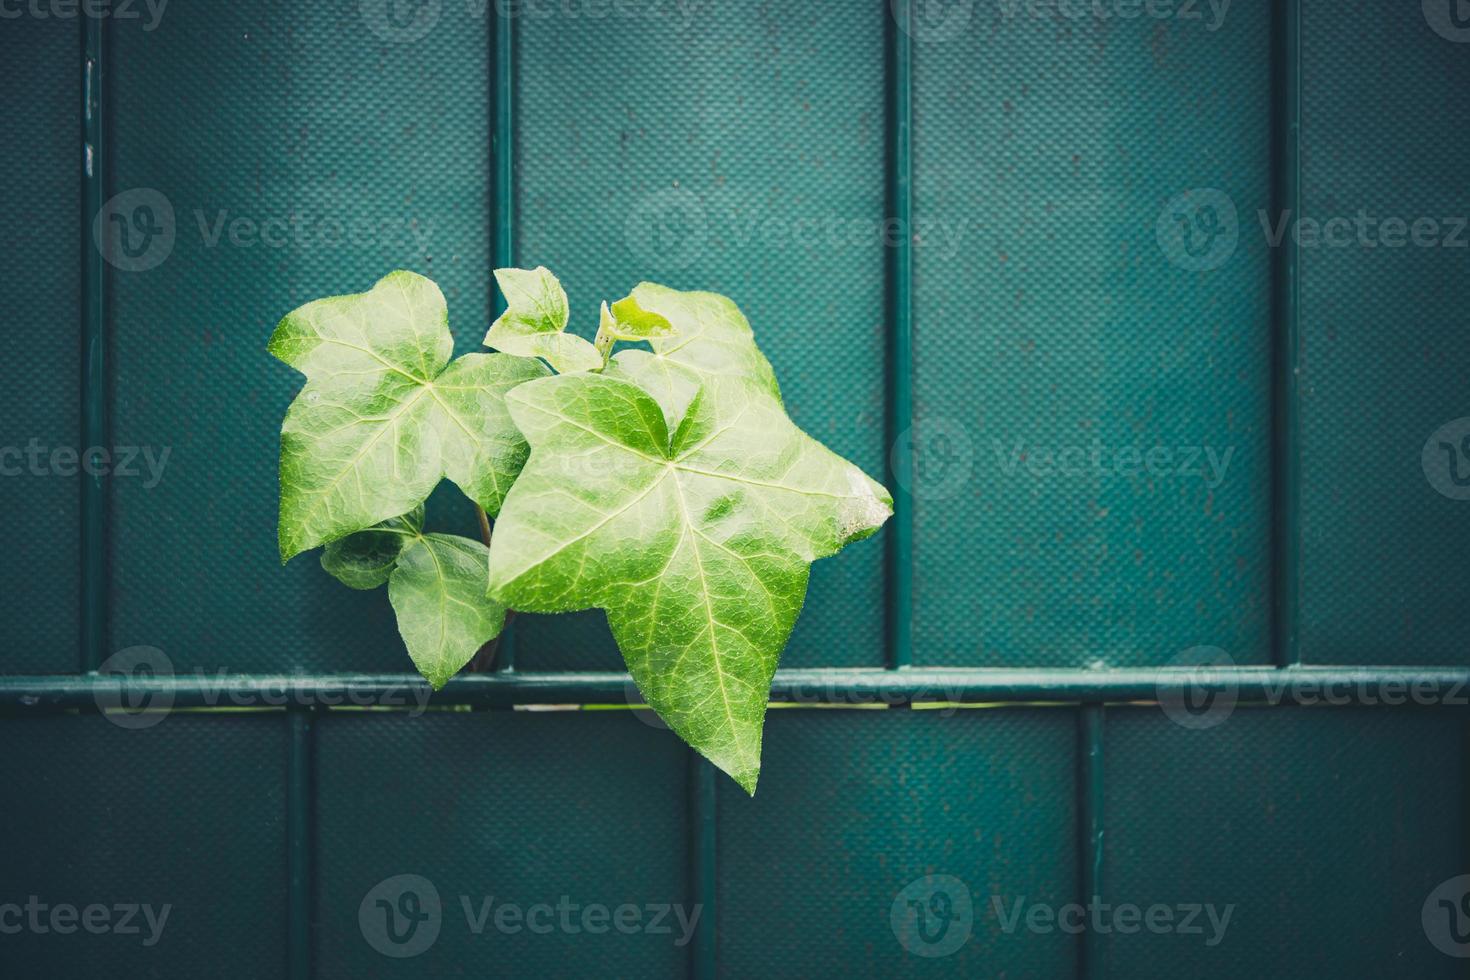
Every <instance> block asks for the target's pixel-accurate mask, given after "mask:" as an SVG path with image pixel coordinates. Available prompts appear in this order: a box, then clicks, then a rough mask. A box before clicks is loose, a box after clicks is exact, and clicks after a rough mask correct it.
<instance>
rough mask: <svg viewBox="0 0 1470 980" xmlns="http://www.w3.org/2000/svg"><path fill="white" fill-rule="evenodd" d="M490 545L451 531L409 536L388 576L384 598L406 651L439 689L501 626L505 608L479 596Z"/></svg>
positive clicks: (481, 591) (420, 671) (483, 581)
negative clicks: (396, 617)
mask: <svg viewBox="0 0 1470 980" xmlns="http://www.w3.org/2000/svg"><path fill="white" fill-rule="evenodd" d="M489 561H490V549H489V548H486V547H485V546H484V545H483V544H481V543H480V542H478V541H471V540H470V539H469V538H462V537H458V536H456V535H452V534H424V535H418V536H415V537H414V538H412V539H411V540H410V541H409V542H408V545H407V546H406V547H405V548H404V549H403V552H402V553H401V554H400V555H399V556H398V564H397V567H396V568H394V569H393V574H392V576H391V577H390V578H389V579H388V599H389V601H390V602H392V604H393V612H394V613H395V614H396V615H397V616H398V632H399V634H400V635H401V636H402V637H403V642H404V645H405V646H407V647H408V655H409V657H411V658H412V659H413V663H414V666H415V667H417V668H418V671H419V673H420V674H423V675H424V677H425V678H427V679H428V681H429V683H430V684H431V685H432V686H433V688H434V690H436V691H437V690H438V689H439V688H441V687H443V686H444V684H445V682H446V681H448V680H449V678H451V677H453V676H454V675H455V674H456V673H457V672H458V671H459V669H460V668H461V667H463V666H464V665H465V664H467V663H469V662H470V660H471V658H473V657H474V655H475V653H476V651H478V650H479V649H480V647H482V646H484V645H485V644H486V643H489V642H490V641H491V640H492V639H494V638H495V637H496V636H498V635H499V634H500V631H501V629H502V628H503V627H504V626H505V606H503V605H502V604H500V603H498V602H496V601H494V600H493V599H490V598H489V597H487V596H486V595H485V566H486V564H488V562H489Z"/></svg>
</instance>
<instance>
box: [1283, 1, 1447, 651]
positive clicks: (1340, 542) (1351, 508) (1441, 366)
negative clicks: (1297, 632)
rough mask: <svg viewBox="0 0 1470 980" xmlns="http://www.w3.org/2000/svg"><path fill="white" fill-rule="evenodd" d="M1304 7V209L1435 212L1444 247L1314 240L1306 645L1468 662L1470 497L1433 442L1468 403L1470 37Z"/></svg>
mask: <svg viewBox="0 0 1470 980" xmlns="http://www.w3.org/2000/svg"><path fill="white" fill-rule="evenodd" d="M1445 6H1446V7H1447V5H1445ZM1304 14H1305V20H1304V23H1303V27H1302V43H1303V46H1304V50H1303V62H1304V65H1303V67H1304V72H1305V78H1304V81H1303V107H1302V116H1303V148H1302V156H1303V195H1304V201H1303V205H1302V206H1303V213H1304V214H1305V215H1307V216H1308V217H1311V218H1313V219H1315V220H1316V221H1318V222H1326V221H1328V220H1330V219H1332V218H1339V217H1346V218H1349V219H1354V218H1355V217H1356V216H1357V214H1358V212H1359V210H1360V209H1363V210H1366V211H1367V213H1368V215H1369V216H1371V217H1372V218H1373V219H1375V220H1377V221H1382V220H1383V219H1386V218H1390V217H1393V218H1400V219H1403V220H1404V221H1405V222H1406V224H1408V225H1410V226H1412V224H1413V222H1415V221H1416V220H1418V219H1425V218H1428V219H1434V221H1435V222H1436V223H1438V225H1439V229H1440V230H1439V232H1438V233H1437V234H1435V235H1434V236H1433V237H1432V240H1433V241H1436V242H1438V243H1439V244H1438V245H1437V246H1435V247H1416V246H1414V245H1413V244H1412V243H1411V242H1406V243H1405V244H1403V245H1401V246H1400V247H1395V248H1390V247H1386V246H1385V245H1379V246H1378V247H1372V248H1368V247H1362V246H1360V245H1359V244H1358V243H1357V241H1356V236H1357V232H1356V230H1353V231H1352V232H1350V235H1351V236H1352V238H1353V241H1352V243H1351V244H1350V245H1349V246H1347V247H1325V246H1320V247H1316V248H1304V249H1303V250H1302V294H1303V295H1302V307H1303V309H1302V316H1303V324H1302V347H1303V355H1302V360H1303V373H1302V381H1301V414H1302V427H1303V428H1302V438H1303V444H1302V450H1301V451H1302V458H1303V462H1302V477H1303V487H1302V490H1303V501H1302V542H1301V546H1302V569H1301V575H1302V611H1301V612H1302V626H1301V630H1302V645H1303V648H1304V649H1303V657H1304V659H1307V660H1313V661H1316V662H1318V663H1323V662H1336V663H1377V664H1384V663H1464V662H1465V661H1466V658H1467V652H1466V648H1465V643H1464V625H1465V617H1464V612H1465V607H1466V603H1467V601H1470V576H1467V575H1466V574H1465V570H1466V565H1465V560H1464V555H1465V542H1466V539H1467V538H1466V535H1467V526H1470V525H1467V520H1470V503H1467V502H1466V501H1465V500H1463V499H1451V498H1448V497H1445V496H1443V495H1441V494H1440V493H1438V492H1436V491H1435V489H1434V488H1433V486H1432V485H1431V483H1430V481H1429V479H1428V478H1427V477H1426V472H1425V469H1424V468H1423V466H1422V465H1421V449H1422V448H1423V447H1424V445H1425V443H1426V441H1428V440H1429V438H1430V436H1431V434H1433V433H1434V432H1435V431H1436V430H1437V429H1439V428H1440V427H1441V426H1443V425H1445V424H1446V423H1449V422H1451V421H1453V420H1455V419H1463V418H1465V417H1466V416H1470V399H1467V397H1466V381H1467V378H1470V329H1467V325H1466V311H1467V309H1470V276H1467V274H1466V271H1467V263H1470V231H1467V230H1465V220H1466V218H1467V217H1470V185H1467V184H1466V181H1465V180H1464V177H1463V169H1464V166H1463V165H1464V160H1465V154H1466V153H1467V152H1470V107H1467V105H1466V101H1465V100H1464V99H1462V98H1459V97H1458V93H1462V92H1464V91H1466V88H1467V86H1470V47H1467V46H1466V45H1465V44H1463V43H1452V42H1451V41H1450V40H1447V39H1446V38H1445V37H1441V36H1440V35H1439V34H1437V33H1435V31H1433V30H1432V29H1431V28H1430V26H1429V24H1428V22H1427V21H1426V18H1425V17H1424V16H1423V13H1422V11H1421V9H1420V5H1419V4H1403V3H1392V2H1380V3H1363V4H1355V5H1353V7H1352V9H1351V12H1350V13H1349V12H1347V11H1344V10H1341V9H1339V8H1338V7H1337V6H1336V5H1333V4H1325V3H1309V4H1307V5H1306V6H1305V8H1304ZM1452 93H1455V94H1452ZM1446 219H1448V220H1446ZM1455 225H1458V227H1459V229H1460V231H1459V232H1458V234H1456V233H1455V231H1454V226H1455ZM1371 235H1372V240H1374V241H1384V239H1383V235H1382V230H1381V229H1376V230H1374V231H1373V232H1372V233H1371ZM1407 237H1408V236H1407V235H1405V236H1403V238H1402V239H1400V240H1401V241H1403V240H1405V239H1407ZM1452 238H1457V239H1458V241H1459V244H1458V246H1454V247H1450V245H1451V241H1452ZM1452 446H1453V451H1454V452H1455V454H1456V457H1457V459H1456V464H1455V465H1456V466H1457V468H1458V469H1459V470H1460V471H1462V473H1463V472H1464V471H1466V470H1470V458H1466V457H1465V456H1464V455H1463V454H1462V449H1463V447H1461V446H1459V445H1458V438H1456V439H1455V440H1453V441H1452ZM1433 451H1434V452H1436V454H1437V453H1438V452H1439V449H1438V447H1435V449H1434V450H1433ZM1434 462H1435V467H1436V469H1437V470H1438V472H1439V473H1443V474H1445V475H1447V472H1448V471H1447V468H1446V466H1447V460H1446V459H1445V457H1443V456H1440V455H1436V456H1435V460H1434Z"/></svg>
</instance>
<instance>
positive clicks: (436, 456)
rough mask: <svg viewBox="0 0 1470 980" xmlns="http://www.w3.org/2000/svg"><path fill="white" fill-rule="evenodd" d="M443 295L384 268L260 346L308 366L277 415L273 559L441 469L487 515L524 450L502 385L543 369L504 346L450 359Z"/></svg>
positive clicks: (352, 521) (428, 485)
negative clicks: (364, 287) (372, 281)
mask: <svg viewBox="0 0 1470 980" xmlns="http://www.w3.org/2000/svg"><path fill="white" fill-rule="evenodd" d="M453 348H454V341H453V338H452V337H451V336H450V333H449V325H448V312H447V309H446V307H445V303H444V296H443V294H442V293H440V291H439V287H438V286H436V285H435V284H434V283H433V281H432V280H429V279H426V278H424V277H423V276H420V275H417V274H415V273H412V272H403V271H399V272H394V273H391V274H389V275H387V276H385V277H384V278H383V279H381V280H379V282H378V283H377V284H376V285H375V286H373V288H372V289H371V290H370V291H368V292H366V293H358V294H354V295H350V296H334V297H330V298H328V299H321V300H317V301H315V302H313V303H308V304H306V305H305V306H302V307H300V308H299V309H297V310H295V311H293V312H292V313H290V314H287V316H286V317H285V319H283V320H282V321H281V323H280V325H279V326H277V327H276V330H275V333H274V334H273V335H272V336H271V340H270V352H271V353H272V354H274V355H275V356H276V357H278V358H280V359H281V360H282V361H284V362H285V363H286V364H289V365H291V366H292V367H294V368H296V369H297V370H299V371H301V372H302V373H303V374H305V375H306V378H307V384H306V387H305V388H304V389H302V391H301V393H300V394H299V395H297V397H296V400H295V401H293V402H292V403H291V407H290V408H289V409H288V410H287V412H286V420H285V422H284V423H283V424H282V426H281V515H280V530H279V536H280V548H281V557H282V560H287V559H290V558H291V557H292V556H294V555H297V554H300V553H301V552H303V551H306V550H308V549H310V548H314V547H316V546H318V545H321V544H325V543H327V542H329V541H334V540H336V539H338V538H341V537H345V536H346V535H348V534H351V533H352V532H354V531H359V530H362V529H363V528H368V527H372V526H373V525H374V524H377V523H379V522H381V521H385V520H388V519H389V518H392V517H395V516H398V515H401V514H405V513H407V512H408V511H410V510H411V509H412V508H414V507H415V506H416V505H418V504H419V503H421V502H422V501H423V500H424V499H425V498H426V497H427V496H428V495H429V492H430V491H431V490H433V489H434V486H435V485H436V484H437V483H438V482H439V480H440V479H442V478H443V477H445V476H447V477H448V478H449V479H451V480H453V481H454V482H455V483H456V484H458V485H459V487H460V489H461V490H463V491H464V492H465V493H466V494H467V495H468V496H469V497H471V498H472V499H473V500H475V501H476V502H477V503H479V504H480V506H482V507H484V508H485V509H486V510H487V511H488V512H490V513H491V514H494V513H497V512H498V511H499V509H500V504H501V501H502V500H503V499H504V497H505V493H506V491H507V490H508V489H509V487H510V484H511V482H512V481H513V480H514V479H515V476H516V474H517V473H518V472H519V471H520V467H521V464H522V463H523V462H524V461H525V456H526V445H525V442H524V440H523V439H522V438H521V436H520V434H519V432H518V431H517V430H516V428H515V426H514V425H513V424H512V422H511V420H510V416H509V415H508V414H507V412H506V410H505V403H504V396H505V392H506V391H507V390H509V389H511V388H513V387H514V386H516V385H518V384H520V383H522V382H523V381H527V380H530V379H533V378H540V377H544V376H546V375H547V374H548V373H549V372H548V371H547V370H546V368H545V366H543V365H542V364H541V363H539V362H538V361H535V360H532V359H530V358H524V357H513V356H510V355H508V354H467V355H465V356H463V357H461V358H459V359H458V360H456V361H454V362H453V363H452V364H451V363H449V359H450V356H451V354H452V353H453Z"/></svg>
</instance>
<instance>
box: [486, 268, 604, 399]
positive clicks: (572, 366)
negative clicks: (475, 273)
mask: <svg viewBox="0 0 1470 980" xmlns="http://www.w3.org/2000/svg"><path fill="white" fill-rule="evenodd" d="M495 281H496V282H497V283H499V284H500V291H501V292H502V293H504V294H505V306H506V309H505V312H504V313H502V314H501V315H500V317H499V318H498V319H497V320H496V321H495V322H494V323H492V324H491V325H490V332H489V333H487V334H486V335H485V346H486V347H493V348H495V349H496V350H498V351H504V352H505V353H507V354H518V355H520V356H522V357H539V358H541V359H542V360H544V361H546V363H548V364H550V365H551V366H552V367H553V368H555V369H556V370H557V372H558V373H561V374H571V373H574V372H576V371H591V370H595V369H596V368H599V367H601V366H602V355H601V354H600V353H598V351H597V348H596V347H595V346H593V345H592V344H591V343H589V342H588V341H586V340H583V339H582V338H581V337H578V336H577V335H575V334H569V333H564V332H563V331H565V330H566V326H567V320H568V319H569V318H570V315H571V314H570V310H569V307H568V305H567V294H566V291H565V290H563V289H562V288H561V283H560V282H558V281H557V279H556V276H553V275H552V274H551V272H550V271H549V270H547V269H546V267H545V266H537V267H536V268H535V269H496V270H495Z"/></svg>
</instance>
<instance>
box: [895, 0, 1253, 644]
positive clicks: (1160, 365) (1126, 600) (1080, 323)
mask: <svg viewBox="0 0 1470 980" xmlns="http://www.w3.org/2000/svg"><path fill="white" fill-rule="evenodd" d="M1084 6H1085V5H1084ZM1021 7H1022V11H1023V12H1022V13H1021V14H1020V15H1019V16H1017V17H1015V18H1014V19H1011V20H1006V19H1004V18H1002V16H1001V14H1000V12H999V10H998V8H996V7H990V6H986V5H976V7H975V11H974V16H973V18H972V19H971V20H970V21H969V22H968V23H967V24H965V26H964V29H963V30H961V31H960V32H959V33H957V34H955V35H954V36H951V37H945V38H944V39H942V40H938V39H936V40H930V41H927V42H923V43H916V45H915V53H914V70H915V85H916V91H915V96H914V100H915V101H914V141H915V151H914V152H915V174H914V193H915V200H916V203H915V210H916V219H917V221H918V222H919V223H920V227H921V228H922V226H923V223H924V222H925V221H926V220H927V221H929V222H931V223H932V225H933V226H934V227H935V228H936V229H939V230H942V229H944V228H945V227H946V225H947V226H948V227H949V229H950V230H951V231H952V232H954V231H956V230H958V229H966V230H967V234H966V236H965V237H964V239H963V242H964V247H963V248H962V249H961V250H960V251H959V252H958V253H957V254H955V255H954V256H953V257H951V256H949V255H948V254H946V252H945V248H944V245H943V238H942V236H941V235H939V234H938V233H937V232H936V233H934V234H933V235H931V238H930V240H929V241H928V242H927V243H926V244H925V245H923V246H920V247H916V248H915V263H916V265H915V303H916V309H915V322H914V336H915V344H916V351H915V358H916V369H917V372H918V377H917V381H916V390H915V411H916V413H917V415H918V418H919V420H921V422H922V421H924V420H927V421H928V423H929V424H930V425H933V426H935V427H936V429H935V430H934V435H933V436H932V438H930V439H929V440H927V442H928V443H930V445H927V446H926V447H923V451H922V453H921V465H924V464H927V465H928V467H929V472H930V473H931V476H930V477H929V478H928V480H927V481H924V482H923V483H922V485H921V487H919V488H916V491H915V495H916V497H918V498H919V499H918V501H917V503H916V510H915V517H916V520H917V522H918V525H917V526H918V532H917V536H916V541H915V549H916V550H915V572H914V574H915V586H914V588H915V613H914V619H915V631H916V633H915V661H916V662H917V663H923V664H938V663H972V664H996V665H999V664H1005V665H1015V664H1021V663H1026V664H1038V665H1040V664H1052V665H1057V666H1082V665H1085V664H1087V663H1089V662H1091V661H1092V660H1094V659H1098V660H1102V661H1105V662H1107V663H1109V664H1148V663H1161V662H1163V661H1165V660H1167V659H1168V658H1169V657H1171V656H1172V655H1174V654H1175V653H1178V652H1179V651H1180V650H1182V649H1184V648H1187V647H1191V646H1194V645H1196V644H1209V645H1212V646H1217V647H1223V648H1225V649H1226V650H1228V651H1230V652H1231V653H1232V654H1233V655H1235V656H1236V657H1237V659H1239V660H1242V661H1244V662H1249V661H1254V662H1259V660H1257V659H1256V658H1258V657H1259V656H1260V652H1261V651H1264V650H1265V649H1266V647H1265V642H1264V641H1265V639H1266V636H1267V630H1268V616H1269V577H1268V569H1269V542H1268V535H1269V524H1270V521H1269V500H1270V497H1269V476H1270V469H1269V447H1270V437H1269V423H1270V419H1269V380H1268V379H1269V350H1270V346H1269V315H1270V285H1271V279H1270V269H1269V259H1268V256H1267V254H1266V250H1265V247H1264V246H1263V245H1261V244H1260V243H1259V242H1258V241H1257V242H1252V241H1250V240H1248V238H1247V237H1246V236H1244V235H1242V236H1241V242H1240V248H1239V250H1238V252H1237V254H1235V255H1234V257H1233V259H1232V260H1231V261H1230V262H1229V264H1227V265H1225V266H1224V267H1222V268H1219V269H1216V270H1215V271H1213V272H1208V273H1200V272H1193V271H1188V270H1187V269H1184V268H1180V267H1178V266H1176V265H1174V264H1171V262H1170V261H1169V260H1168V258H1167V257H1166V255H1165V254H1164V252H1163V250H1162V249H1161V248H1160V246H1159V244H1158V241H1157V240H1156V234H1155V228H1156V223H1157V220H1158V218H1159V215H1160V212H1161V211H1162V210H1163V209H1164V208H1165V206H1166V204H1167V202H1169V201H1170V199H1171V198H1172V197H1173V196H1174V195H1176V194H1179V193H1181V192H1184V191H1186V190H1189V189H1192V188H1202V187H1203V188H1209V187H1214V188H1219V189H1221V190H1223V191H1225V192H1226V193H1227V194H1229V195H1230V196H1232V197H1233V198H1235V199H1236V200H1238V201H1240V202H1241V203H1242V207H1241V213H1242V214H1246V215H1248V214H1249V213H1250V208H1248V207H1246V206H1245V202H1262V203H1264V202H1266V201H1267V200H1268V195H1269V188H1270V154H1269V136H1270V94H1269V81H1270V77H1271V75H1270V72H1269V70H1268V64H1269V62H1268V49H1269V24H1268V20H1269V17H1268V15H1267V14H1268V10H1267V7H1266V5H1264V4H1259V5H1258V4H1249V5H1247V4H1236V5H1234V6H1233V7H1232V8H1231V10H1230V13H1229V16H1228V18H1227V20H1226V22H1225V24H1224V25H1223V26H1222V27H1220V28H1219V30H1217V31H1215V32H1213V33H1211V32H1209V31H1207V30H1206V27H1205V26H1204V25H1203V24H1202V23H1201V22H1198V21H1188V22H1187V21H1183V20H1178V19H1168V20H1158V19H1155V18H1149V17H1140V18H1137V19H1133V20H1120V19H1108V20H1099V19H1094V18H1091V17H1082V18H1079V19H1076V20H1075V21H1072V20H1067V19H1066V18H1062V17H1060V16H1054V17H1044V18H1042V19H1040V20H1037V19H1034V18H1032V17H1030V16H1029V15H1027V14H1026V13H1025V12H1024V11H1025V8H1026V7H1027V5H1021ZM1258 206H1259V205H1258ZM951 237H953V236H951ZM1094 440H1097V441H1098V442H1099V443H1100V444H1101V446H1102V447H1107V448H1109V449H1111V450H1116V449H1119V448H1121V447H1126V446H1133V447H1137V448H1138V450H1139V451H1140V453H1142V454H1146V453H1148V452H1149V451H1150V450H1152V449H1154V448H1155V447H1166V448H1169V449H1173V450H1178V449H1182V448H1183V447H1191V446H1193V447H1203V446H1206V445H1208V446H1213V447H1214V448H1215V449H1216V450H1217V452H1219V453H1222V454H1223V453H1224V452H1225V451H1226V450H1228V449H1229V448H1231V447H1233V448H1234V450H1235V452H1234V456H1233V458H1232V459H1231V461H1230V465H1229V467H1228V469H1227V471H1226V477H1225V479H1224V482H1222V483H1220V485H1219V486H1218V487H1215V488H1214V489H1211V488H1209V487H1207V486H1205V485H1204V481H1203V480H1202V479H1200V478H1199V477H1189V476H1179V475H1175V474H1172V473H1168V472H1166V470H1167V468H1166V467H1159V470H1160V474H1161V475H1159V476H1157V477H1154V478H1150V477H1148V476H1147V475H1139V476H1126V475H1113V474H1112V472H1111V470H1109V471H1108V473H1107V475H1105V476H1102V477H1098V476H1096V475H1095V472H1096V471H1095V470H1094V468H1093V467H1092V465H1091V463H1090V462H1088V463H1084V464H1082V465H1081V466H1075V465H1073V464H1075V462H1076V460H1075V451H1076V450H1077V449H1080V450H1081V451H1083V452H1086V453H1089V454H1090V453H1091V451H1092V446H1093V442H1094ZM966 441H967V442H968V443H969V445H970V447H971V450H972V452H973V460H972V461H971V462H970V463H969V465H968V467H966V465H965V463H964V460H963V456H962V447H961V443H962V442H966ZM1018 443H1019V444H1020V446H1019V453H1020V454H1021V455H1023V456H1025V457H1026V459H1029V458H1031V457H1032V456H1035V457H1036V458H1037V459H1038V460H1040V459H1042V458H1043V457H1042V456H1041V455H1040V453H1041V451H1042V450H1043V449H1049V450H1050V451H1051V452H1052V453H1057V454H1059V453H1060V451H1061V450H1062V449H1064V448H1066V447H1074V457H1073V459H1072V463H1071V464H1069V465H1073V468H1074V469H1075V470H1080V471H1081V475H1073V476H1063V475H1059V474H1055V473H1053V475H1050V476H1040V477H1038V476H1033V475H1032V473H1031V472H1030V471H1029V470H1028V468H1027V462H1026V459H1019V460H1018V463H1017V465H1016V466H1015V468H1014V470H1013V472H1011V473H1007V472H1006V469H1007V468H1009V467H1010V466H1011V465H1012V464H1011V463H1010V460H1011V458H1012V456H1013V455H1014V454H1016V453H1017V451H1018V450H1017V447H1018ZM1176 459H1177V457H1176ZM1124 465H1125V467H1126V462H1125V464H1124ZM1180 465H1183V464H1182V461H1180ZM946 467H948V469H946ZM1135 468H1137V467H1135ZM966 469H968V478H963V477H964V472H965V471H966ZM951 473H955V474H957V475H958V476H959V477H960V479H958V480H956V481H955V482H953V483H951V482H950V479H951V476H950V475H951ZM921 491H922V492H921ZM982 569H983V570H984V571H983V572H982V571H980V570H982ZM977 575H978V576H981V577H980V578H977Z"/></svg>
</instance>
